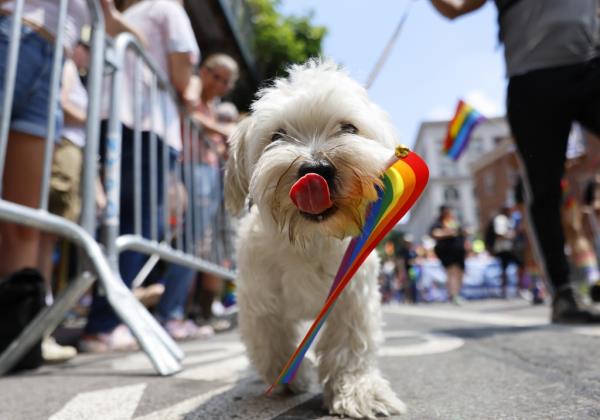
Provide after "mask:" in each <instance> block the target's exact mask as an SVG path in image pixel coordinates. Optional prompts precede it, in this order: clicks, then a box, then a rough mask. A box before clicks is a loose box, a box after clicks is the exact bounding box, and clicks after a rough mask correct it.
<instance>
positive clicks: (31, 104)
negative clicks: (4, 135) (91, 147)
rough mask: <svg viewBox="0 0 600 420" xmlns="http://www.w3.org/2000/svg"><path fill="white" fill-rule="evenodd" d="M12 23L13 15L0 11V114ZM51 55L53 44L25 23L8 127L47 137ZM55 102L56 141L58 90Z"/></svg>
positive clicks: (59, 115)
mask: <svg viewBox="0 0 600 420" xmlns="http://www.w3.org/2000/svg"><path fill="white" fill-rule="evenodd" d="M11 26H12V18H11V17H10V16H3V15H0V115H2V99H3V98H4V78H5V77H4V75H5V74H6V67H7V64H8V63H7V60H8V49H9V43H10V32H11ZM53 55H54V45H52V44H50V43H49V42H48V41H47V40H45V39H44V38H42V37H41V36H40V35H38V34H37V33H36V32H35V31H34V30H33V29H31V28H30V27H28V26H27V25H22V26H21V45H20V47H19V60H18V64H17V75H16V80H15V91H14V96H13V103H12V112H11V117H10V130H11V131H18V132H21V133H25V134H30V135H33V136H38V137H43V138H45V137H46V133H47V126H48V103H49V101H50V79H51V73H52V59H53ZM56 102H57V106H56V115H55V116H54V118H55V119H56V137H55V141H59V140H60V132H61V130H62V122H63V113H62V108H61V105H60V94H59V95H57V97H56Z"/></svg>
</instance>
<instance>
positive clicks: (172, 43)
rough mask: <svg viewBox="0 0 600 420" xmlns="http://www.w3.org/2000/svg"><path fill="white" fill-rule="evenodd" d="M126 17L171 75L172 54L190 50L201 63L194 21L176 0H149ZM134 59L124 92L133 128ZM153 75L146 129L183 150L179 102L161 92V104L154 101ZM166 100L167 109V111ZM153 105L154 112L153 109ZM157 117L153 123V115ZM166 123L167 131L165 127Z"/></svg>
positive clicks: (124, 113) (125, 116) (146, 83)
mask: <svg viewBox="0 0 600 420" xmlns="http://www.w3.org/2000/svg"><path fill="white" fill-rule="evenodd" d="M123 16H124V18H125V19H126V20H127V21H128V22H129V23H130V24H131V25H132V26H133V27H135V28H136V29H137V30H138V31H139V32H140V34H141V35H142V36H143V37H144V38H145V40H146V43H147V47H146V51H147V53H148V54H149V55H150V56H151V57H152V59H153V60H154V62H155V63H156V64H157V65H158V67H159V68H160V69H161V70H162V72H163V74H164V75H165V76H166V77H167V78H168V77H169V61H168V56H169V54H170V53H189V54H190V60H191V62H192V63H197V62H198V60H199V58H200V50H199V48H198V44H197V42H196V38H195V36H194V31H193V30H192V24H191V23H190V20H189V17H188V16H187V14H186V12H185V10H184V9H183V7H182V6H181V5H180V4H179V3H177V2H175V1H172V0H153V1H150V0H145V1H142V2H139V3H137V4H135V5H134V6H132V7H130V8H129V9H127V10H126V11H125V12H124V13H123ZM134 69H135V66H134V60H132V59H128V60H127V61H126V65H125V78H124V84H123V91H122V92H121V96H120V100H121V122H122V123H123V124H125V125H126V126H128V127H130V128H133V122H134V113H133V104H134V101H133V80H134ZM150 80H151V79H150V78H149V75H148V73H145V74H144V76H143V95H144V96H143V97H144V106H143V107H142V129H143V130H146V131H150V130H152V131H154V132H155V133H156V134H157V135H158V136H160V137H162V138H163V139H165V140H166V141H167V143H168V144H169V146H171V147H172V148H174V149H175V150H181V125H180V121H179V112H178V109H177V105H176V103H175V101H174V100H173V98H172V97H171V96H170V95H168V94H167V95H164V96H163V95H162V94H161V95H159V97H158V103H155V104H150ZM163 101H164V109H165V112H164V114H163V112H162V109H163ZM150 107H151V108H152V111H150V109H149V108H150ZM151 113H152V115H153V116H154V121H153V122H151V120H150V114H151ZM165 123H166V130H165Z"/></svg>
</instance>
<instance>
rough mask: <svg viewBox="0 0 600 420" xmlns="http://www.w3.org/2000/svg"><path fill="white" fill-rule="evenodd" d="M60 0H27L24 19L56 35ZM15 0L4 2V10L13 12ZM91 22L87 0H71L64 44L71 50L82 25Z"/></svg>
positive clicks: (68, 7) (77, 38) (24, 6)
mask: <svg viewBox="0 0 600 420" xmlns="http://www.w3.org/2000/svg"><path fill="white" fill-rule="evenodd" d="M59 6H60V1H59V0H27V1H25V4H24V5H23V20H25V21H26V22H28V23H30V24H33V25H34V26H37V27H40V28H43V29H45V30H46V31H48V32H49V33H51V34H52V35H54V36H55V37H56V33H57V32H58V31H57V29H58V9H59ZM14 9H15V2H14V1H9V2H7V3H3V4H2V10H3V11H6V12H11V13H12V12H13V11H14ZM87 23H89V12H88V7H87V3H86V1H85V0H69V2H68V6H67V16H66V19H65V27H64V30H65V32H64V37H63V46H64V47H65V48H66V49H67V50H69V51H70V50H71V49H72V48H73V47H74V46H75V44H76V43H77V41H78V40H79V36H80V33H81V27H82V26H83V25H85V24H87Z"/></svg>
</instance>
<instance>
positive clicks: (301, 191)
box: [290, 172, 333, 214]
mask: <svg viewBox="0 0 600 420" xmlns="http://www.w3.org/2000/svg"><path fill="white" fill-rule="evenodd" d="M290 198H291V199H292V202H293V203H294V205H295V206H296V207H298V209H300V210H301V211H303V212H305V213H310V214H320V213H323V212H324V211H325V210H327V209H328V208H330V207H331V206H333V202H332V201H331V197H330V196H329V186H328V185H327V181H325V178H323V177H322V176H321V175H319V174H315V173H312V172H311V173H308V174H306V175H304V176H303V177H302V178H300V179H299V180H298V181H296V183H295V184H294V185H292V188H291V189H290Z"/></svg>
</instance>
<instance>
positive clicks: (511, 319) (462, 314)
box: [383, 305, 550, 327]
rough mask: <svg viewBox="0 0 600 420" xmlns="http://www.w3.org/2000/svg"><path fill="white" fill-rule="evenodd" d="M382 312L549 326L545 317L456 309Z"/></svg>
mask: <svg viewBox="0 0 600 420" xmlns="http://www.w3.org/2000/svg"><path fill="white" fill-rule="evenodd" d="M383 310H384V312H386V313H389V314H396V315H406V316H417V317H421V318H435V319H445V320H452V321H465V322H470V323H474V324H486V325H501V326H510V327H533V326H540V325H549V324H550V322H549V320H548V317H547V316H545V317H526V316H514V315H506V314H491V313H481V312H470V311H465V310H458V309H454V310H453V309H440V308H433V307H430V306H421V307H416V306H408V305H405V306H386V307H384V309H383Z"/></svg>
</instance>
